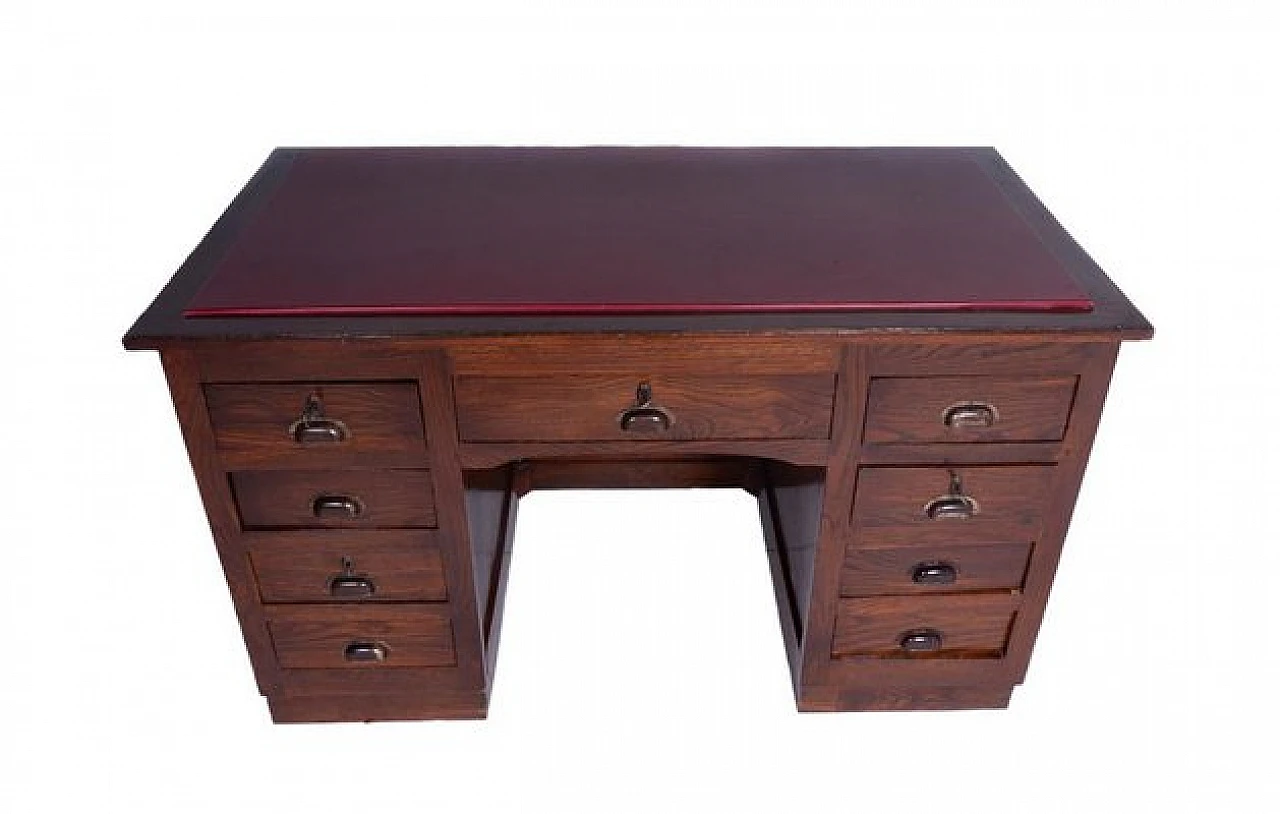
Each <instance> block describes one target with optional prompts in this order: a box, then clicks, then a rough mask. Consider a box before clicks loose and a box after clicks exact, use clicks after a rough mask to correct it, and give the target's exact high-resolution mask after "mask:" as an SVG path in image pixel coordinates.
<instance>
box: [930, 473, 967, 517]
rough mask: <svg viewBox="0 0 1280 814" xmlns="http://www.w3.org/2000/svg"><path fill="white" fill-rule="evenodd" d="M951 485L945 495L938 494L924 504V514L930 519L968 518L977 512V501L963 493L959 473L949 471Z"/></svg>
mask: <svg viewBox="0 0 1280 814" xmlns="http://www.w3.org/2000/svg"><path fill="white" fill-rule="evenodd" d="M950 475H951V487H950V489H949V490H948V491H947V494H945V495H939V496H937V497H935V498H934V499H933V500H930V501H929V502H928V503H926V504H924V513H925V516H926V517H928V518H929V519H930V520H968V519H969V518H970V517H973V516H974V515H975V514H977V513H978V501H976V500H974V499H973V498H971V497H969V496H968V495H966V494H965V493H964V484H962V483H961V482H960V475H959V474H958V473H956V472H951V473H950Z"/></svg>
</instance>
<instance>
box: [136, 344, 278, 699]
mask: <svg viewBox="0 0 1280 814" xmlns="http://www.w3.org/2000/svg"><path fill="white" fill-rule="evenodd" d="M160 359H161V362H162V363H163V364H164V373H165V378H166V380H167V381H168V384H169V393H170V395H171V397H172V398H173V406H174V409H175V411H176V412H177V416H178V423H179V425H180V426H181V428H182V437H183V440H184V441H185V442H186V447H187V454H188V456H189V457H190V460H191V469H192V471H193V472H194V473H195V477H196V485H197V486H198V487H199V490H200V498H201V500H202V502H203V503H204V511H205V516H206V518H207V519H208V521H209V529H210V531H211V532H212V534H213V544H214V547H215V548H216V549H217V552H218V559H219V561H220V562H221V563H222V572H223V575H224V577H225V578H226V580H227V587H228V588H229V589H230V592H231V599H232V602H233V604H234V607H235V613H236V617H237V618H238V620H239V622H240V631H241V634H242V635H243V636H244V642H245V645H246V647H247V648H248V653H249V661H250V663H251V664H252V665H253V674H254V678H255V680H256V681H257V685H258V691H259V692H260V693H262V694H263V695H268V694H271V693H274V692H279V691H280V688H281V686H282V683H283V679H282V676H281V672H280V665H279V663H278V662H277V661H276V657H275V651H274V649H273V648H272V645H271V636H270V633H269V632H268V630H267V622H266V616H265V614H264V613H263V608H262V605H261V603H260V602H259V601H258V591H257V586H256V584H255V581H254V576H253V570H252V568H251V567H250V565H249V558H248V557H247V556H246V554H245V551H244V548H243V546H242V545H241V542H240V538H239V531H240V519H239V516H238V513H237V510H236V504H235V498H234V496H233V495H232V494H231V489H230V487H229V484H228V482H227V478H226V475H225V473H224V472H223V471H222V468H221V467H220V466H219V464H218V454H217V445H216V442H215V440H214V436H213V426H212V425H211V424H210V423H209V411H208V409H207V407H206V405H205V400H204V390H203V389H202V388H201V386H200V378H199V362H198V360H197V358H196V356H195V354H193V353H192V352H190V351H187V350H166V351H164V352H163V353H162V354H161V355H160Z"/></svg>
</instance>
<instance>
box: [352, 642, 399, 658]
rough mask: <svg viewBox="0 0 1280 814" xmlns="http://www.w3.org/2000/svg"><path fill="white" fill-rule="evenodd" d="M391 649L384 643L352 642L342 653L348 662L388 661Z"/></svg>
mask: <svg viewBox="0 0 1280 814" xmlns="http://www.w3.org/2000/svg"><path fill="white" fill-rule="evenodd" d="M390 653H391V648H389V647H387V645H386V644H385V643H383V642H352V643H351V644H349V645H347V646H346V649H344V650H343V651H342V657H343V658H344V659H346V660H347V661H362V662H369V661H386V660H387V656H388V655H390Z"/></svg>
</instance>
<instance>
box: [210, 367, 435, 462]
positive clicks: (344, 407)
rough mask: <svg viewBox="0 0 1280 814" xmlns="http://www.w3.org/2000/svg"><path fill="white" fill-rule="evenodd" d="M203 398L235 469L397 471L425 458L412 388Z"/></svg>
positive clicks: (289, 388)
mask: <svg viewBox="0 0 1280 814" xmlns="http://www.w3.org/2000/svg"><path fill="white" fill-rule="evenodd" d="M204 392H205V401H206V403H207V404H208V407H209V418H210V421H211V422H212V424H213V433H214V437H215V439H216V441H217V446H218V452H219V454H220V455H221V456H222V457H223V458H224V459H226V460H227V461H229V462H231V463H232V464H233V465H240V466H249V465H252V464H254V463H263V464H266V463H270V462H277V461H284V462H296V463H297V464H298V465H300V466H306V465H308V464H309V465H311V466H325V465H330V463H331V462H334V461H343V462H348V463H349V462H359V461H364V462H366V463H370V464H377V463H383V464H385V465H396V464H402V463H404V462H410V463H412V462H420V461H422V459H423V458H424V456H425V455H426V448H427V447H426V440H425V436H424V434H423V429H422V415H421V408H420V406H419V400H418V386H417V384H415V383H413V382H365V383H345V384H333V383H306V382H299V383H291V384H207V385H205V388H204Z"/></svg>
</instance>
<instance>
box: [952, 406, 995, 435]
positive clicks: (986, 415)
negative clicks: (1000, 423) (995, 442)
mask: <svg viewBox="0 0 1280 814" xmlns="http://www.w3.org/2000/svg"><path fill="white" fill-rule="evenodd" d="M999 418H1000V413H998V412H997V411H996V408H995V405H993V404H987V403H986V402H982V401H963V402H960V403H959V404H952V405H951V406H950V407H948V408H947V409H946V410H945V411H943V413H942V423H943V424H945V425H947V426H948V427H951V428H952V429H956V430H971V429H979V430H980V429H986V428H987V427H990V426H993V425H994V424H995V423H996V421H997V420H998V419H999Z"/></svg>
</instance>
